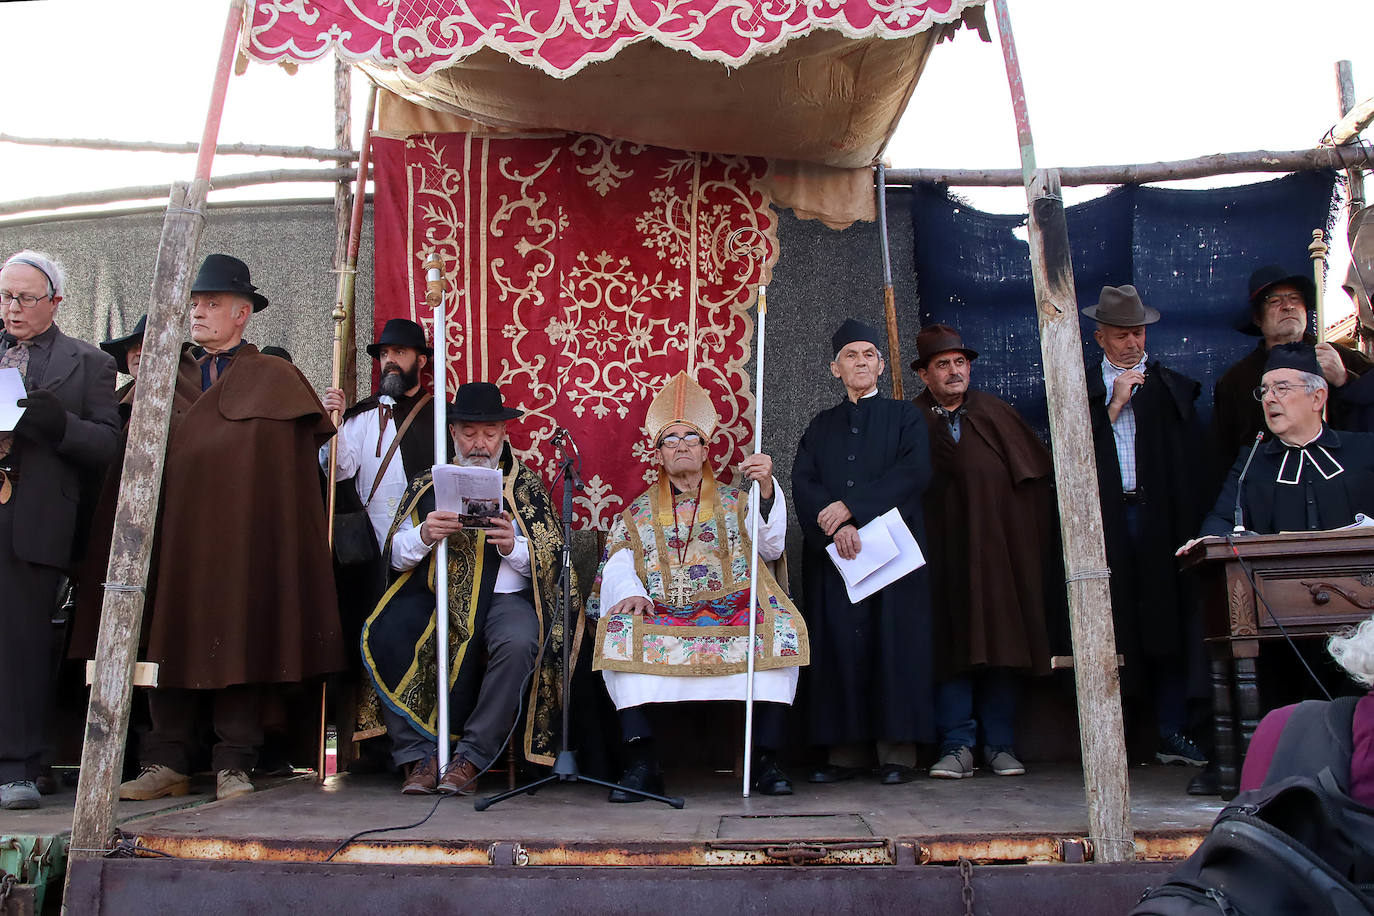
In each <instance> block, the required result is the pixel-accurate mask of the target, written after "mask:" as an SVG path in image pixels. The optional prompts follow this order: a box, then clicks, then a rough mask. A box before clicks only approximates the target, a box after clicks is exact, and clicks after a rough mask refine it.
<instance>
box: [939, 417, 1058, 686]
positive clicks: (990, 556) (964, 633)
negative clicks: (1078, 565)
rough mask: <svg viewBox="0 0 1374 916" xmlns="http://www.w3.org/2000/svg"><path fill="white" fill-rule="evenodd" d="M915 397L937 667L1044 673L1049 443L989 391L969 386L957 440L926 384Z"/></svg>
mask: <svg viewBox="0 0 1374 916" xmlns="http://www.w3.org/2000/svg"><path fill="white" fill-rule="evenodd" d="M915 401H916V405H917V406H918V407H920V408H921V412H922V413H923V414H924V415H925V418H926V423H927V425H928V428H929V430H930V455H931V464H932V465H933V468H934V472H935V476H934V479H933V480H932V481H931V484H930V487H929V489H927V490H926V492H925V515H926V530H927V532H928V533H929V535H930V540H929V550H928V554H929V556H928V560H929V562H930V569H931V577H932V580H931V582H932V593H933V596H934V605H935V614H934V630H935V645H936V646H937V647H939V648H938V650H937V651H936V653H935V655H936V659H937V661H936V666H937V669H938V670H937V675H938V676H939V677H940V678H942V679H943V678H948V677H951V676H953V675H956V674H959V673H961V672H964V671H967V670H968V669H970V668H973V667H975V666H979V665H990V666H999V667H1006V668H1020V669H1030V670H1033V671H1036V672H1042V673H1043V672H1045V671H1048V670H1049V661H1050V652H1049V640H1048V638H1047V636H1046V632H1045V588H1044V571H1045V557H1044V551H1046V550H1049V549H1053V546H1054V545H1053V541H1052V537H1053V535H1052V528H1051V524H1050V515H1049V512H1050V488H1049V484H1050V474H1051V473H1052V471H1053V469H1054V466H1053V464H1052V462H1051V460H1050V454H1049V451H1048V450H1047V449H1046V448H1045V446H1044V444H1043V443H1041V441H1040V439H1039V437H1037V436H1036V435H1035V432H1034V431H1033V430H1032V429H1031V428H1030V427H1029V426H1028V425H1027V424H1026V422H1025V421H1024V420H1022V419H1021V416H1020V415H1019V414H1018V413H1017V412H1016V411H1015V410H1014V409H1012V407H1011V406H1010V405H1008V404H1006V403H1004V402H1002V401H1000V400H998V399H997V398H995V397H993V396H992V395H989V394H984V393H983V392H981V391H969V393H968V397H967V398H966V399H965V401H964V405H965V407H966V412H965V413H964V415H963V418H962V420H961V421H960V437H959V441H958V442H957V443H956V442H955V441H954V437H953V436H952V435H951V434H950V431H949V424H948V422H946V421H945V419H944V418H943V417H940V416H938V415H937V414H936V413H935V410H934V408H935V399H934V398H933V397H932V396H931V394H930V391H929V390H927V391H925V392H923V393H922V394H921V395H920V396H919V397H917V398H916V399H915Z"/></svg>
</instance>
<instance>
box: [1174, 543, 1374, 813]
mask: <svg viewBox="0 0 1374 916" xmlns="http://www.w3.org/2000/svg"><path fill="white" fill-rule="evenodd" d="M1232 542H1233V543H1234V544H1235V550H1234V551H1233V550H1232V547H1231V543H1228V542H1227V541H1226V540H1225V539H1223V538H1207V539H1206V540H1204V541H1203V542H1202V543H1200V544H1197V545H1195V546H1194V547H1193V549H1192V550H1190V551H1188V553H1186V554H1184V556H1183V558H1182V561H1181V562H1182V564H1183V567H1184V568H1185V569H1188V568H1192V569H1194V570H1195V571H1196V575H1197V581H1198V584H1199V586H1200V597H1201V601H1202V613H1203V626H1204V632H1205V633H1206V637H1207V648H1208V654H1209V655H1210V657H1211V664H1212V701H1213V705H1214V707H1215V709H1214V716H1215V718H1214V719H1213V725H1212V730H1213V735H1214V737H1215V739H1216V750H1215V752H1214V753H1215V754H1216V756H1217V762H1218V767H1219V775H1220V778H1221V794H1222V797H1223V798H1226V799H1230V798H1232V797H1234V796H1235V794H1236V792H1237V791H1239V787H1240V765H1241V761H1243V760H1244V759H1245V750H1246V748H1248V747H1249V746H1250V738H1251V737H1252V736H1253V735H1254V734H1255V728H1256V726H1258V725H1259V718H1260V712H1261V709H1262V707H1261V705H1260V696H1259V684H1258V681H1257V680H1256V671H1255V660H1256V658H1258V656H1259V647H1260V641H1261V640H1273V639H1279V640H1281V639H1283V631H1282V630H1280V628H1279V624H1282V625H1283V630H1287V632H1288V635H1289V636H1291V637H1293V639H1294V640H1295V641H1297V640H1311V639H1315V638H1325V637H1326V636H1329V635H1330V634H1332V633H1334V632H1336V631H1337V630H1339V629H1341V628H1342V627H1344V626H1347V625H1351V624H1357V623H1359V622H1361V621H1363V620H1366V619H1368V618H1369V615H1370V613H1371V611H1374V528H1356V529H1350V530H1344V531H1320V532H1303V533H1300V534H1256V535H1243V536H1241V537H1237V538H1234V539H1233V541H1232ZM1237 553H1239V554H1240V558H1241V559H1243V560H1244V561H1245V564H1246V565H1247V566H1249V567H1250V572H1251V575H1253V576H1254V579H1255V582H1256V584H1257V585H1258V586H1259V591H1260V595H1261V596H1262V597H1263V598H1264V599H1265V601H1267V602H1268V607H1266V606H1265V601H1261V600H1260V598H1259V597H1257V596H1256V595H1255V590H1254V589H1253V588H1252V587H1251V585H1250V580H1249V578H1248V577H1247V576H1246V575H1245V571H1244V570H1243V569H1242V568H1241V564H1240V562H1239V561H1238V560H1237V558H1236V554H1237ZM1271 611H1272V612H1273V615H1274V616H1277V617H1278V623H1275V621H1274V619H1273V617H1271V616H1270V612H1271Z"/></svg>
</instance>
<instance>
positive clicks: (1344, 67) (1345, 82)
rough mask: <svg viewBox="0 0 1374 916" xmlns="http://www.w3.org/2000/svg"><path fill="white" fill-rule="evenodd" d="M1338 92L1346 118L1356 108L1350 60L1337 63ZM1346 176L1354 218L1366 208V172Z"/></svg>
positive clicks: (1349, 171)
mask: <svg viewBox="0 0 1374 916" xmlns="http://www.w3.org/2000/svg"><path fill="white" fill-rule="evenodd" d="M1336 91H1337V93H1338V94H1339V101H1340V112H1341V117H1342V118H1344V117H1346V116H1347V115H1349V114H1350V112H1351V110H1352V109H1353V108H1354V107H1355V71H1354V68H1353V67H1352V66H1351V64H1350V61H1348V60H1342V61H1337V62H1336ZM1349 139H1350V140H1353V139H1354V137H1353V136H1351V137H1350V138H1349ZM1347 142H1349V141H1348V140H1347ZM1345 175H1346V179H1347V182H1348V185H1349V187H1350V200H1349V201H1348V203H1349V207H1348V208H1347V210H1346V212H1347V213H1348V214H1350V215H1351V216H1354V215H1355V214H1356V213H1358V212H1359V211H1360V209H1361V208H1363V207H1364V170H1363V169H1360V168H1350V169H1346V171H1345Z"/></svg>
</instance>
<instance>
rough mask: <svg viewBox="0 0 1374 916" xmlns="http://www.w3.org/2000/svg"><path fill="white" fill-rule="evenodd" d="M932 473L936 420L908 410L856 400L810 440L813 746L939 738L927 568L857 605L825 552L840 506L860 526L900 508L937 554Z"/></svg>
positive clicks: (804, 449)
mask: <svg viewBox="0 0 1374 916" xmlns="http://www.w3.org/2000/svg"><path fill="white" fill-rule="evenodd" d="M930 476H931V471H930V442H929V435H928V433H927V432H926V421H925V418H924V417H922V416H921V413H920V410H919V409H918V408H917V407H916V405H915V404H912V403H910V402H908V401H894V400H892V399H891V398H884V397H880V396H876V395H875V396H873V397H869V398H863V399H861V400H860V401H859V402H858V403H857V404H855V403H852V402H850V401H849V399H848V398H846V399H845V400H844V401H842V402H841V403H840V404H838V405H836V406H835V407H831V408H830V409H828V410H824V411H821V413H820V414H818V415H817V416H816V418H815V419H814V420H812V421H811V425H810V426H808V427H807V429H806V432H805V434H803V435H802V439H801V444H800V445H798V447H797V457H796V460H795V461H794V462H793V464H792V498H793V500H794V501H795V502H796V507H797V518H798V519H799V521H800V523H801V529H802V545H803V554H802V558H803V570H802V581H803V597H804V601H805V604H804V607H803V608H802V613H803V616H804V617H805V618H806V624H807V627H808V628H809V629H810V632H811V666H810V667H809V668H808V669H807V671H808V675H807V677H808V678H809V680H808V684H809V691H810V703H809V709H808V710H807V719H808V726H809V728H808V731H809V738H810V740H811V742H812V743H813V744H817V745H822V746H827V747H828V746H832V745H839V744H854V743H859V742H866V741H873V740H885V741H932V740H934V735H935V725H934V711H933V696H932V691H933V687H932V676H931V637H930V622H931V621H930V585H929V574H928V573H927V571H926V568H925V567H922V568H920V569H918V570H916V571H915V572H912V573H910V574H908V575H906V576H904V577H903V578H901V579H899V580H898V581H896V582H894V583H892V584H891V585H889V586H887V587H886V588H884V589H883V590H882V591H880V592H878V594H876V595H873V596H871V597H869V598H867V599H865V600H864V601H863V602H862V603H860V604H858V605H854V604H850V603H849V598H848V595H847V594H846V592H845V587H844V579H843V578H841V576H840V574H839V571H838V570H836V569H835V566H834V564H833V563H832V562H831V561H830V557H829V556H827V555H826V552H825V548H826V545H827V544H829V543H830V538H828V537H826V536H825V534H824V533H823V532H822V531H821V529H820V526H819V525H818V524H817V523H816V516H817V515H818V514H819V513H820V511H821V510H822V509H824V508H825V507H826V506H828V505H829V504H830V503H832V502H834V501H835V500H840V501H842V502H843V503H844V504H845V505H846V506H848V507H849V510H850V512H851V513H852V514H853V516H854V521H855V523H857V524H858V525H859V526H860V527H862V526H864V525H866V524H867V523H869V522H871V521H872V520H873V519H875V518H877V517H878V516H880V515H882V514H883V513H884V512H887V511H888V510H890V509H892V508H894V507H896V508H897V509H899V510H900V512H901V514H902V518H903V519H905V520H906V523H907V526H908V527H909V528H910V529H911V533H912V534H913V535H915V536H916V542H917V543H918V544H920V545H921V547H922V549H923V550H928V544H927V542H926V536H925V522H924V518H923V515H922V511H921V497H922V495H923V494H924V492H925V489H926V486H927V485H928V484H929V482H930Z"/></svg>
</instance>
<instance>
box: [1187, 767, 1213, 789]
mask: <svg viewBox="0 0 1374 916" xmlns="http://www.w3.org/2000/svg"><path fill="white" fill-rule="evenodd" d="M1188 794H1189V795H1220V794H1221V774H1220V773H1218V772H1217V770H1216V767H1212V766H1209V767H1206V768H1204V769H1203V771H1202V772H1201V773H1199V774H1197V775H1196V776H1194V777H1193V778H1192V779H1190V780H1189V781H1188Z"/></svg>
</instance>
